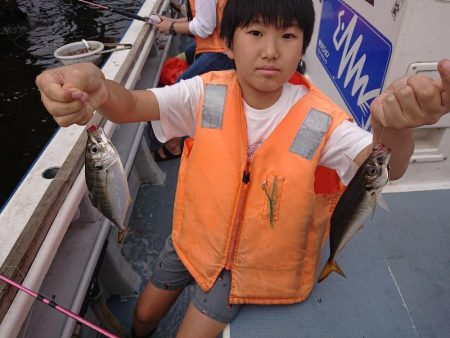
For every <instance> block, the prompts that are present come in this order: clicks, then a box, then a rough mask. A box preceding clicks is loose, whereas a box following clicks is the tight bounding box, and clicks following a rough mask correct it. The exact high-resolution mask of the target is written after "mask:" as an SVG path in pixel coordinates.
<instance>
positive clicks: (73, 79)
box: [36, 63, 108, 127]
mask: <svg viewBox="0 0 450 338" xmlns="http://www.w3.org/2000/svg"><path fill="white" fill-rule="evenodd" d="M104 80H105V76H104V75H103V73H102V71H101V70H100V69H99V68H98V67H96V66H95V65H93V64H92V63H80V64H76V65H69V66H64V67H59V68H53V69H49V70H46V71H44V72H42V73H41V74H39V75H38V76H37V77H36V85H37V86H38V88H39V90H40V92H41V100H42V103H43V104H44V106H45V108H46V109H47V110H48V112H49V113H50V114H51V115H52V116H53V118H54V119H55V121H56V122H57V123H58V125H60V126H61V127H67V126H70V125H72V124H79V125H85V124H87V123H88V122H89V120H90V119H91V117H92V114H93V113H94V111H95V110H96V109H98V108H99V107H100V106H102V105H103V104H104V103H105V102H106V100H107V99H108V90H107V88H106V85H105V81H104Z"/></svg>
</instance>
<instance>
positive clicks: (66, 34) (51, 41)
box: [0, 0, 144, 209]
mask: <svg viewBox="0 0 450 338" xmlns="http://www.w3.org/2000/svg"><path fill="white" fill-rule="evenodd" d="M94 2H95V0H94ZM143 2H144V0H139V1H129V2H128V3H127V4H126V5H125V4H124V2H123V1H120V0H109V1H108V2H107V5H108V6H112V7H116V8H121V9H126V10H128V11H130V12H133V13H137V12H138V10H139V8H140V7H141V5H142V4H143ZM105 4H106V2H105ZM17 9H19V10H20V11H22V12H23V13H25V15H26V16H25V19H26V20H24V21H18V20H16V21H15V22H14V24H13V25H11V24H9V25H8V24H5V20H3V23H0V46H1V47H0V69H1V74H2V75H1V78H0V140H1V146H0V156H1V163H2V165H1V166H0V177H1V181H0V182H1V184H0V209H1V206H2V205H3V204H4V203H5V202H6V201H7V200H8V198H9V196H10V195H11V194H12V193H13V192H14V190H15V188H16V186H17V185H18V184H19V183H20V181H21V179H22V178H23V177H24V175H25V174H26V172H27V170H28V168H29V167H30V165H31V164H32V163H33V162H34V161H35V159H36V157H37V156H38V155H39V153H40V152H41V151H42V150H43V149H44V148H45V146H46V144H47V143H48V141H49V140H50V138H51V137H52V135H53V134H54V133H55V131H56V130H57V128H58V126H57V125H56V123H55V122H54V121H53V119H52V118H51V116H50V115H49V114H48V113H47V112H46V110H45V108H44V107H43V105H42V103H41V101H40V94H39V91H38V90H37V88H36V85H35V83H34V80H35V77H36V76H37V75H38V74H39V73H40V72H41V71H42V70H44V69H47V68H51V67H55V66H60V65H61V63H60V62H59V61H58V60H57V59H55V58H54V56H53V52H54V51H55V49H57V48H58V47H60V46H62V45H64V44H66V43H70V42H74V41H80V40H81V39H82V38H85V39H89V40H98V41H102V42H117V41H119V40H120V37H121V36H122V35H123V34H124V33H125V31H126V29H127V28H128V26H129V25H130V23H131V19H129V18H127V17H124V16H121V15H118V14H115V13H111V12H109V11H104V10H98V9H93V8H91V7H89V6H88V5H85V4H82V3H79V2H77V1H75V0H73V1H71V0H66V1H64V0H54V1H47V0H17ZM24 28H25V29H24ZM107 55H108V54H106V56H105V57H107Z"/></svg>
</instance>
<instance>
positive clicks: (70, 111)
mask: <svg viewBox="0 0 450 338" xmlns="http://www.w3.org/2000/svg"><path fill="white" fill-rule="evenodd" d="M313 24H314V9H313V6H312V2H311V1H308V0H259V1H240V0H229V1H228V3H227V5H226V7H225V10H224V14H223V20H222V26H221V36H222V38H224V40H225V42H226V45H227V47H228V48H227V54H228V56H229V57H230V58H231V59H233V60H234V61H235V64H236V71H224V72H213V73H208V74H205V75H202V76H201V77H195V78H193V79H190V80H186V81H182V82H181V83H178V84H176V85H174V86H171V87H165V88H158V89H152V90H148V91H127V90H125V89H124V88H122V87H121V86H120V85H118V84H116V83H114V82H112V81H108V80H105V79H104V77H103V75H102V73H101V71H99V70H98V68H96V67H95V66H93V65H90V64H83V65H76V66H68V67H63V68H59V69H54V70H49V71H46V72H44V73H43V74H41V75H39V76H38V77H37V80H36V83H37V85H38V86H39V88H40V90H41V93H42V101H43V103H44V105H45V106H46V108H47V109H48V111H49V112H50V113H51V114H52V115H53V116H54V118H55V120H56V121H57V122H58V124H59V125H61V126H69V125H71V124H74V123H77V124H86V123H87V122H88V121H89V119H90V118H91V116H92V112H93V111H94V110H95V109H99V111H101V113H102V114H103V115H104V116H105V117H106V118H108V119H110V120H112V121H114V122H117V123H126V122H136V121H148V120H152V121H154V120H160V123H159V122H153V123H154V128H155V133H156V135H157V136H158V137H159V138H160V141H162V142H164V141H166V140H167V139H170V138H172V137H176V136H183V135H189V136H191V137H194V138H195V141H193V140H187V141H186V144H185V147H184V152H183V156H182V159H181V164H180V170H179V178H178V187H177V195H176V200H175V207H174V218H173V232H172V236H171V237H169V239H168V240H167V242H166V246H165V248H164V249H163V251H162V253H161V256H160V257H159V258H158V260H157V264H156V265H155V268H154V271H153V274H152V276H151V282H150V283H149V284H148V285H147V287H146V289H145V290H144V292H143V294H142V295H141V296H140V298H139V300H138V303H137V306H136V311H135V316H134V322H133V331H134V335H135V336H137V337H144V336H146V335H147V334H149V333H150V332H151V331H152V330H153V329H154V328H155V327H156V324H157V322H158V320H159V319H161V318H162V317H163V316H164V314H165V313H166V312H167V311H168V310H169V308H170V306H171V304H172V303H173V302H174V301H175V299H176V298H177V297H178V295H179V294H180V293H181V291H182V290H183V288H184V287H185V286H186V285H187V284H188V283H190V282H191V281H194V282H195V292H194V294H193V297H192V300H191V304H190V305H189V308H188V310H187V313H186V315H185V318H184V320H183V322H182V323H181V326H180V329H179V332H178V337H215V336H216V335H217V334H218V333H219V332H221V331H222V330H223V328H224V327H225V325H226V323H228V322H231V321H232V319H233V318H234V317H235V316H236V314H237V312H238V311H239V307H240V304H245V303H252V304H288V303H295V302H300V301H302V300H304V299H305V298H306V297H307V296H308V295H309V293H310V292H311V289H312V287H313V285H314V283H315V280H316V272H317V262H318V259H319V256H320V250H321V247H322V242H323V236H324V233H325V229H326V226H327V223H328V221H329V217H330V214H331V208H332V205H330V204H329V201H331V200H332V199H329V198H327V196H332V195H334V196H338V194H339V193H340V192H341V191H340V190H339V188H338V185H335V184H334V183H331V182H335V181H333V179H334V178H336V177H337V176H336V173H337V174H338V175H339V178H340V180H341V182H342V183H344V184H346V183H348V181H349V179H350V177H349V176H350V175H351V173H350V168H348V167H347V165H346V163H345V162H346V161H345V160H344V158H345V157H350V158H352V159H354V161H355V162H356V163H357V164H358V165H360V164H361V163H362V162H363V161H364V159H365V158H366V157H367V156H368V155H369V154H370V153H371V150H372V147H373V145H375V144H378V143H384V144H385V145H386V146H387V147H389V148H391V150H392V155H391V160H390V166H391V179H397V178H399V177H401V176H402V175H403V173H404V171H405V170H406V168H407V166H408V161H409V158H410V156H411V154H412V152H413V148H414V144H413V137H412V129H411V128H413V127H417V126H421V125H425V124H431V123H435V122H436V121H437V120H438V119H439V118H440V117H441V116H442V115H443V114H445V113H446V112H448V111H449V110H450V60H443V61H442V62H441V63H440V65H439V70H440V74H441V80H439V81H433V80H431V79H429V78H426V77H421V76H411V77H410V78H408V79H402V80H398V81H395V82H394V83H393V84H391V86H390V87H388V89H387V90H386V91H385V92H383V93H382V94H381V95H380V96H379V97H378V98H377V99H375V100H374V101H373V103H372V107H371V108H372V120H371V123H372V131H373V135H371V134H370V133H367V132H365V131H363V130H362V129H360V128H359V127H358V126H357V125H356V124H354V123H353V122H351V121H350V117H349V116H348V115H347V114H346V113H345V112H344V111H342V110H341V109H340V108H339V107H338V106H336V105H335V104H334V103H332V102H331V101H330V100H329V99H328V98H326V97H325V96H324V95H323V94H321V93H320V92H319V91H318V90H317V89H316V88H315V87H314V86H312V85H311V84H310V83H308V82H307V81H306V80H305V79H304V78H302V77H300V76H297V77H296V79H293V80H292V81H293V82H294V83H288V80H289V79H290V78H291V77H292V75H293V74H294V72H295V69H296V67H297V64H298V63H299V61H300V59H301V57H302V55H303V53H304V52H305V50H306V48H307V46H308V44H309V42H310V40H311V34H312V29H313ZM324 168H328V169H324ZM316 169H317V170H316ZM330 169H332V170H330Z"/></svg>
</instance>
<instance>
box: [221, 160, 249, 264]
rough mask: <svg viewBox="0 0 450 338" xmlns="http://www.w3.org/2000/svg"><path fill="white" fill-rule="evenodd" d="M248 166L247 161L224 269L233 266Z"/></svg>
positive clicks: (247, 182)
mask: <svg viewBox="0 0 450 338" xmlns="http://www.w3.org/2000/svg"><path fill="white" fill-rule="evenodd" d="M249 166H250V165H249V163H248V162H247V164H246V166H245V169H244V173H243V175H242V183H243V185H242V188H241V192H240V194H239V200H238V205H237V208H236V213H235V217H234V220H233V225H232V230H231V238H230V242H229V244H228V251H227V261H226V263H225V269H226V270H231V267H232V266H233V260H234V255H235V251H236V247H237V243H238V237H239V232H240V229H241V225H242V217H243V215H244V206H245V201H246V200H247V192H248V187H249V183H250V171H249Z"/></svg>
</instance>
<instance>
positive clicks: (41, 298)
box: [0, 274, 119, 338]
mask: <svg viewBox="0 0 450 338" xmlns="http://www.w3.org/2000/svg"><path fill="white" fill-rule="evenodd" d="M0 279H1V280H3V281H4V282H6V283H8V284H9V285H12V286H14V287H15V288H17V289H19V290H21V291H23V292H25V293H27V294H29V295H30V296H33V297H34V298H36V299H37V300H38V301H40V302H42V303H44V304H47V305H48V306H50V307H52V308H54V309H55V310H57V311H59V312H61V313H63V314H65V315H66V316H68V317H70V318H72V319H75V320H76V321H77V322H80V323H82V324H84V325H86V326H88V327H90V328H91V329H93V330H95V331H97V332H98V333H101V334H102V335H104V336H106V337H109V338H119V337H118V336H116V335H114V334H112V333H111V332H108V331H106V330H105V329H102V328H101V327H99V326H97V325H95V324H93V323H91V322H89V321H87V320H86V319H84V318H83V317H80V316H79V315H77V314H76V313H73V312H72V311H70V310H67V309H66V308H63V307H62V306H60V305H58V304H56V303H55V302H54V301H53V300H52V299H48V298H45V297H44V296H42V295H41V294H39V293H36V292H34V291H31V290H30V289H27V288H26V287H25V286H23V285H21V284H18V283H16V282H14V281H13V280H11V279H9V278H7V277H5V276H3V275H2V274H0Z"/></svg>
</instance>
